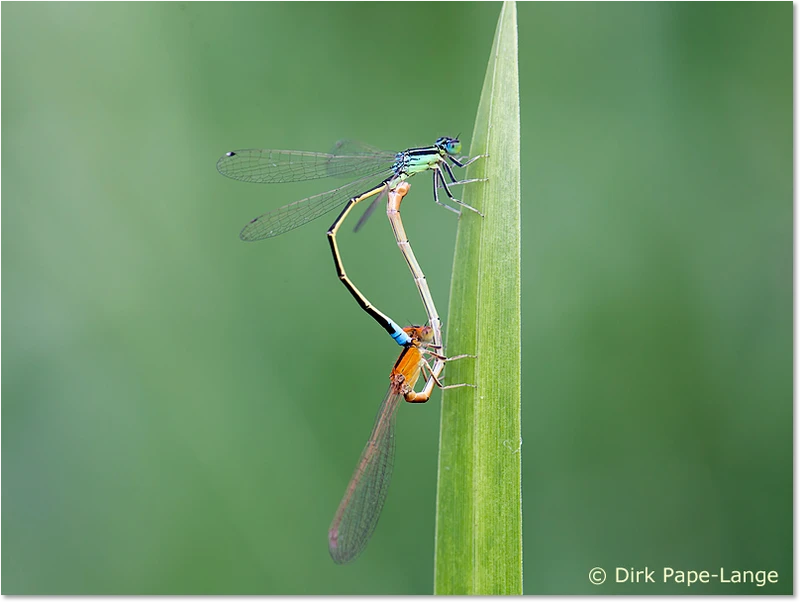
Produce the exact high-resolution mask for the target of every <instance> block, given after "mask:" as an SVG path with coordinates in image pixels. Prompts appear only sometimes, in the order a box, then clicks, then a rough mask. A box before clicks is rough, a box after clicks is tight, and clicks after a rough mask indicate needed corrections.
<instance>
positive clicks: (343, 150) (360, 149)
mask: <svg viewBox="0 0 800 602" xmlns="http://www.w3.org/2000/svg"><path fill="white" fill-rule="evenodd" d="M331 153H332V154H334V155H358V156H361V155H370V156H373V157H384V158H385V159H386V160H387V161H390V162H391V161H394V158H395V155H396V154H397V153H395V152H390V151H385V150H382V149H380V148H377V147H375V146H372V145H370V144H365V143H363V142H359V141H358V140H348V139H343V140H337V141H336V143H335V144H334V145H333V150H331Z"/></svg>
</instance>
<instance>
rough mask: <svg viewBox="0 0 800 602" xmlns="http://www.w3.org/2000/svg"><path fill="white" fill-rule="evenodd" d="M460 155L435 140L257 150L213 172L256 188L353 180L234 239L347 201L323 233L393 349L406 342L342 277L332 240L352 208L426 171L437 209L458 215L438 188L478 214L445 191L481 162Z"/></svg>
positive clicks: (251, 237) (454, 146) (451, 142)
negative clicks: (391, 146)
mask: <svg viewBox="0 0 800 602" xmlns="http://www.w3.org/2000/svg"><path fill="white" fill-rule="evenodd" d="M460 152H461V142H460V141H459V139H458V138H450V137H442V138H438V139H437V140H436V142H435V143H434V144H433V146H428V147H421V148H411V149H408V150H405V151H402V152H399V153H391V152H385V151H379V150H377V149H375V148H372V147H368V146H365V145H363V144H359V143H356V142H351V141H345V142H341V143H339V144H338V145H337V148H336V149H335V151H334V152H333V153H315V152H304V151H285V150H258V149H249V150H237V151H230V152H228V153H226V154H225V155H224V156H223V157H221V158H220V160H219V161H218V162H217V169H218V170H219V172H220V173H221V174H222V175H225V176H228V177H230V178H233V179H236V180H242V181H244V182H257V183H278V182H298V181H302V180H314V179H319V178H325V177H329V176H349V177H355V178H356V179H355V180H353V181H352V182H350V183H349V184H345V185H344V186H340V187H338V188H334V189H332V190H329V191H327V192H323V193H320V194H317V195H314V196H311V197H308V198H305V199H302V200H300V201H295V202H294V203H290V204H288V205H284V206H283V207H281V208H279V209H276V210H274V211H271V212H269V213H265V214H263V215H261V216H259V217H257V218H255V219H253V220H251V221H250V222H249V223H248V224H247V225H246V226H245V227H244V228H243V229H242V231H241V233H240V235H239V236H240V238H241V239H242V240H246V241H256V240H262V239H265V238H271V237H273V236H278V235H280V234H283V233H285V232H288V231H289V230H293V229H294V228H297V227H299V226H302V225H303V224H306V223H307V222H309V221H311V220H313V219H316V218H318V217H320V216H322V215H324V214H325V213H328V212H329V211H331V210H333V209H335V208H336V207H338V206H340V205H341V204H342V203H344V202H346V201H347V204H346V205H345V207H344V209H343V210H342V211H341V213H340V214H339V216H338V217H337V218H336V220H335V221H334V222H333V224H332V225H331V227H330V228H329V229H328V238H329V241H330V245H331V251H332V253H333V256H334V262H335V264H336V269H337V273H338V275H339V279H340V280H341V281H342V282H343V283H344V285H345V286H346V287H347V289H348V290H349V291H350V293H351V294H352V295H353V296H354V297H355V299H356V301H357V302H358V303H359V305H361V307H362V308H363V309H364V310H365V311H366V312H367V313H368V314H370V315H371V316H372V317H373V318H374V319H375V320H376V321H377V322H378V323H379V324H380V325H381V326H382V327H383V328H384V330H386V331H387V332H388V333H389V334H390V335H391V336H392V338H393V339H394V340H395V341H397V343H398V344H400V345H406V344H408V343H409V340H408V337H407V335H406V333H405V332H404V331H403V329H402V328H400V326H398V325H397V323H396V322H394V321H393V320H391V319H390V318H389V317H388V316H386V315H385V314H383V313H381V312H380V311H378V310H377V309H375V308H374V307H372V305H371V304H370V303H369V302H368V301H367V299H366V298H365V297H364V296H363V295H362V294H361V293H360V291H358V289H357V288H356V287H355V285H353V283H352V282H351V281H350V280H349V278H348V277H347V275H346V273H345V271H344V267H343V265H342V262H341V257H340V256H339V252H338V248H337V243H336V234H337V232H338V230H339V228H340V226H341V225H342V223H343V222H344V220H345V218H346V217H347V215H348V213H350V211H351V210H352V209H353V207H355V206H356V205H357V204H359V203H360V202H362V201H364V200H365V199H368V198H371V197H373V196H375V195H380V193H382V192H388V191H390V190H393V189H394V188H395V187H396V186H397V185H398V184H399V183H400V182H402V181H404V180H406V179H407V178H409V177H411V176H413V175H415V174H418V173H420V172H423V171H428V170H430V171H432V172H433V197H434V201H435V202H436V203H437V204H439V205H442V206H443V207H446V208H447V209H450V210H451V211H454V212H456V213H460V211H459V210H458V209H455V208H453V207H450V206H449V205H446V204H445V203H442V202H441V201H440V200H439V192H438V190H439V188H443V189H444V191H445V193H446V195H447V197H448V198H449V199H450V200H451V201H453V202H454V203H456V204H457V205H461V206H463V207H465V208H467V209H469V210H471V211H474V212H476V213H479V212H478V211H477V210H476V209H475V208H473V207H470V206H469V205H467V204H466V203H463V202H462V201H460V200H458V199H457V198H455V197H454V196H453V194H452V193H451V192H450V186H452V185H454V184H466V183H469V182H473V181H475V180H462V181H459V180H457V179H456V177H455V175H454V174H453V169H452V166H456V167H466V166H467V165H469V164H470V163H472V162H473V161H475V160H476V159H478V158H480V157H473V158H472V159H468V160H464V158H463V157H459V156H458V155H459V153H460ZM451 164H452V166H451ZM445 174H447V177H448V178H450V184H448V183H447V178H446V177H445ZM376 181H377V183H376ZM365 190H366V191H365ZM379 198H380V197H379ZM376 200H377V199H376ZM368 212H369V209H368Z"/></svg>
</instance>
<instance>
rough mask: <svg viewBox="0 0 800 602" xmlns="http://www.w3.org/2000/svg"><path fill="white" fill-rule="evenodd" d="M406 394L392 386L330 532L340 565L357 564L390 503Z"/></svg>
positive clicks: (331, 549)
mask: <svg viewBox="0 0 800 602" xmlns="http://www.w3.org/2000/svg"><path fill="white" fill-rule="evenodd" d="M402 400H403V396H402V394H400V393H399V392H397V390H396V387H395V386H394V385H392V386H391V387H390V388H389V392H388V393H387V394H386V398H385V399H384V400H383V403H382V404H381V408H380V410H379V411H378V417H377V418H376V420H375V426H374V427H373V428H372V434H371V435H370V438H369V441H368V442H367V445H366V446H365V447H364V451H362V452H361V457H360V458H359V460H358V465H357V466H356V470H355V472H354V473H353V477H352V478H351V479H350V483H349V484H348V485H347V490H346V491H345V493H344V497H343V498H342V501H341V503H340V504H339V508H338V509H337V510H336V515H335V516H334V517H333V522H332V523H331V527H330V529H329V530H328V551H329V552H330V553H331V558H333V560H334V562H336V564H345V563H348V562H350V561H352V560H354V559H355V558H356V557H357V556H358V555H359V554H360V553H361V552H362V551H363V550H364V548H365V547H366V546H367V542H368V541H369V538H370V537H371V536H372V532H373V531H374V530H375V526H376V525H377V524H378V519H379V518H380V515H381V510H383V504H384V502H385V501H386V494H387V492H388V491H389V482H390V481H391V479H392V468H393V467H394V423H395V417H396V415H397V408H398V407H399V405H400V402H401V401H402Z"/></svg>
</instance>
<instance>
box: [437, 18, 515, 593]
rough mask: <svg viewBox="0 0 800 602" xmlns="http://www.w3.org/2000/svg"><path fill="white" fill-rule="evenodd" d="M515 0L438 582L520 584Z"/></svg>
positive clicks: (489, 142) (448, 444) (471, 265)
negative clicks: (471, 355)
mask: <svg viewBox="0 0 800 602" xmlns="http://www.w3.org/2000/svg"><path fill="white" fill-rule="evenodd" d="M519 149H520V139H519V75H518V61H517V25H516V6H515V4H514V3H513V2H506V3H504V5H503V9H502V11H501V14H500V18H499V21H498V26H497V31H496V33H495V40H494V45H493V47H492V53H491V57H490V60H489V65H488V68H487V71H486V77H485V80H484V86H483V91H482V93H481V101H480V105H479V107H478V114H477V118H476V122H475V130H474V132H473V136H472V148H471V154H473V155H475V154H488V157H486V158H484V159H482V160H480V161H476V162H475V163H473V164H472V165H471V166H470V169H469V173H468V177H470V178H484V177H485V178H488V180H487V181H486V182H484V183H479V184H474V185H471V186H468V187H465V193H464V195H465V196H464V201H465V202H466V203H468V204H469V205H471V206H473V207H476V208H477V209H479V210H480V211H481V212H482V213H483V214H484V216H485V217H483V218H481V217H480V216H478V215H475V214H473V213H472V212H470V211H468V210H467V211H463V214H462V218H461V219H460V220H459V228H458V234H457V238H456V251H455V260H454V269H453V281H452V284H451V291H450V310H449V312H448V315H449V323H448V327H447V343H448V345H447V349H448V352H449V353H450V354H453V355H455V354H461V353H474V354H476V355H477V356H478V357H477V359H475V360H471V359H465V360H460V361H458V362H454V363H452V364H449V365H448V369H447V372H448V374H447V377H448V378H447V381H448V382H449V383H474V384H475V385H476V388H471V387H462V388H459V389H451V390H448V391H445V394H444V397H443V403H442V426H441V433H440V457H439V483H438V495H437V518H436V571H435V592H436V593H437V594H521V593H522V506H521V460H520V456H521V453H520V452H521V438H520V432H521V428H520V402H521V396H520V384H521V375H520V370H521V368H520V366H521V364H520V343H521V338H520V159H519V156H520V155H519Z"/></svg>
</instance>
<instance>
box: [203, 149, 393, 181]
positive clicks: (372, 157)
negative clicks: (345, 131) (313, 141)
mask: <svg viewBox="0 0 800 602" xmlns="http://www.w3.org/2000/svg"><path fill="white" fill-rule="evenodd" d="M393 157H394V155H392V154H390V153H383V152H381V154H378V155H376V154H358V153H351V154H342V153H337V154H335V155H333V154H328V153H313V152H305V151H286V150H260V149H245V150H236V151H230V152H229V153H225V154H224V155H223V156H222V157H220V159H219V161H217V171H219V173H221V174H222V175H223V176H227V177H229V178H233V179H234V180H241V181H243V182H256V183H264V184H274V183H279V182H299V181H302V180H316V179H319V178H327V177H330V176H350V177H359V176H366V175H375V174H376V173H380V172H383V171H385V170H387V169H389V168H391V165H392V162H393Z"/></svg>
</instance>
